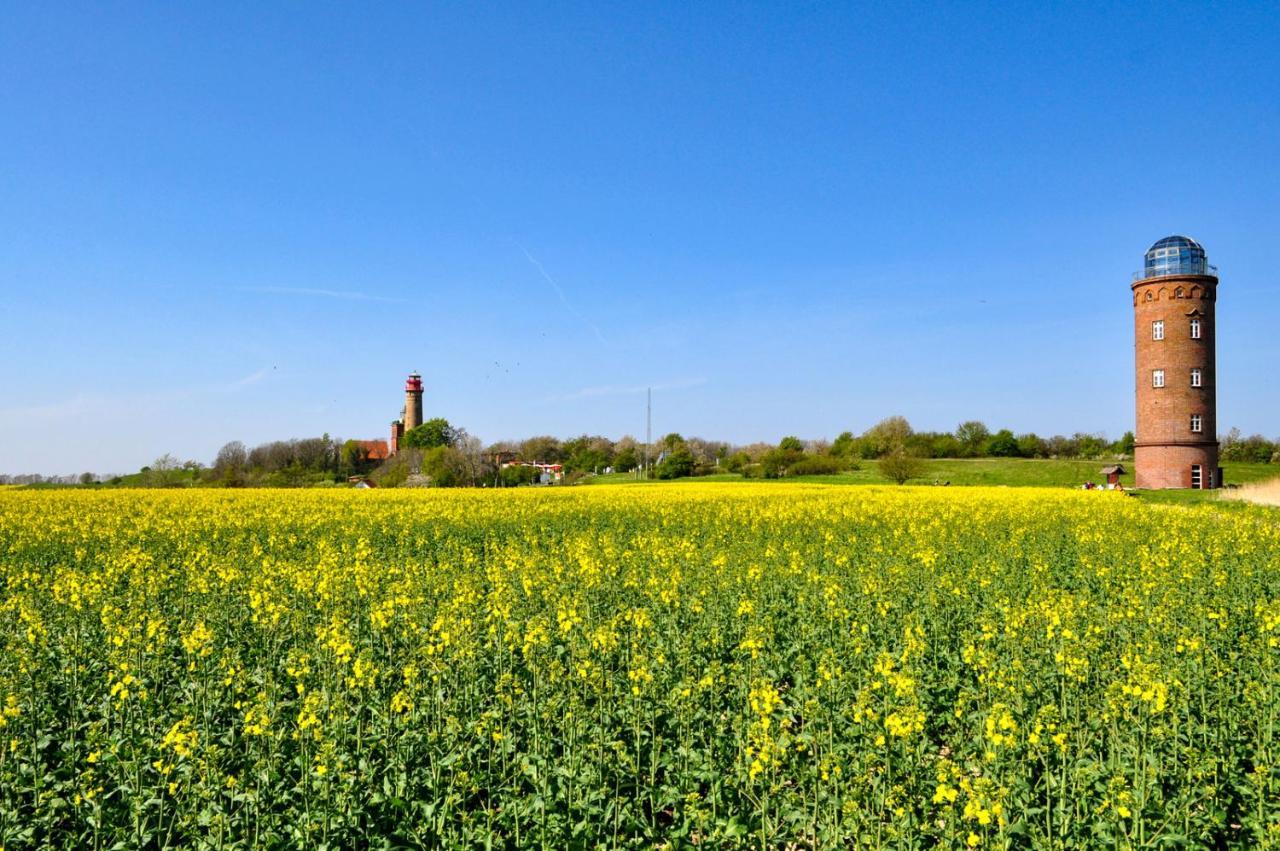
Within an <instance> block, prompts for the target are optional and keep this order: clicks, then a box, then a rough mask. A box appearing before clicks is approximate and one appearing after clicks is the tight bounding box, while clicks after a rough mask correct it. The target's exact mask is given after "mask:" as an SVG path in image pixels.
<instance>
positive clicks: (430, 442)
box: [400, 417, 457, 449]
mask: <svg viewBox="0 0 1280 851" xmlns="http://www.w3.org/2000/svg"><path fill="white" fill-rule="evenodd" d="M456 440H457V432H456V431H455V430H454V428H453V426H451V425H449V421H448V420H446V419H445V418H444V417H435V418H434V419H430V420H427V421H426V422H425V423H423V424H422V425H420V426H417V427H415V428H411V429H409V430H408V431H406V432H405V433H404V437H403V438H402V439H401V441H400V445H401V446H404V447H406V448H409V449H436V448H438V447H441V446H453V445H454V443H455V441H456Z"/></svg>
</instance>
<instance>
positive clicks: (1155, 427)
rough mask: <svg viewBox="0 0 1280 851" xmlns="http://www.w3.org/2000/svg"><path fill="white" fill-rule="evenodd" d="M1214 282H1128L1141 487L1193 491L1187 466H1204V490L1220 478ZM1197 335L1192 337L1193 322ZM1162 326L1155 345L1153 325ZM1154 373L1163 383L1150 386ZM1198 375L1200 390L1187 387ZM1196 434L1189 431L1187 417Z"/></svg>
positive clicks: (1192, 278)
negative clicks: (1196, 424) (1197, 420)
mask: <svg viewBox="0 0 1280 851" xmlns="http://www.w3.org/2000/svg"><path fill="white" fill-rule="evenodd" d="M1217 289H1218V279H1217V278H1215V277H1212V276H1209V275H1187V276H1181V277H1164V278H1148V279H1146V280H1142V281H1138V282H1137V283H1135V284H1134V285H1133V313H1134V339H1135V357H1134V361H1135V365H1136V375H1135V380H1136V391H1137V392H1136V398H1137V428H1136V430H1135V432H1134V434H1135V438H1136V449H1135V451H1134V458H1133V466H1134V472H1135V477H1136V483H1137V486H1138V487H1140V488H1188V487H1191V465H1192V464H1199V465H1201V469H1202V476H1203V479H1202V482H1203V486H1205V487H1208V486H1209V483H1210V473H1211V472H1212V474H1213V477H1212V483H1213V486H1215V487H1217V486H1219V485H1220V484H1221V483H1220V482H1219V481H1218V476H1217V469H1218V439H1217V434H1218V417H1217V376H1216V372H1215V363H1214V348H1215V346H1214V341H1215V337H1214V303H1215V301H1216V300H1217ZM1193 320H1198V321H1199V323H1200V337H1199V339H1196V338H1195V337H1193V336H1192V321H1193ZM1157 321H1160V322H1163V323H1164V338H1163V339H1160V340H1157V339H1155V338H1154V334H1153V327H1152V326H1153V323H1155V322H1157ZM1155 370H1163V371H1164V386H1163V387H1156V386H1154V380H1153V378H1154V375H1153V374H1154V372H1155ZM1192 370H1199V371H1200V386H1199V387H1195V386H1193V384H1192ZM1193 414H1194V415H1198V416H1199V417H1200V431H1199V432H1195V431H1193V430H1192V422H1191V418H1192V415H1193Z"/></svg>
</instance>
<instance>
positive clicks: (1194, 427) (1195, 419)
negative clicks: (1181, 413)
mask: <svg viewBox="0 0 1280 851" xmlns="http://www.w3.org/2000/svg"><path fill="white" fill-rule="evenodd" d="M1201 425H1202V420H1201V419H1200V415H1199V414H1192V415H1191V431H1192V432H1194V433H1195V434H1199V433H1200V431H1201Z"/></svg>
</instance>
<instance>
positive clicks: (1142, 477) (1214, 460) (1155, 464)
mask: <svg viewBox="0 0 1280 851" xmlns="http://www.w3.org/2000/svg"><path fill="white" fill-rule="evenodd" d="M1196 468H1199V471H1198V475H1199V480H1198V481H1197V478H1196V477H1197V469H1196ZM1133 471H1134V484H1135V486H1136V487H1139V488H1144V489H1147V490H1165V489H1168V488H1205V489H1208V488H1220V487H1222V474H1221V472H1220V471H1219V470H1218V444H1217V443H1200V444H1171V443H1147V444H1143V443H1139V444H1138V445H1137V446H1135V447H1134V448H1133Z"/></svg>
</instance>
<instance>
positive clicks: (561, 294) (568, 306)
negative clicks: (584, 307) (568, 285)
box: [515, 242, 607, 343]
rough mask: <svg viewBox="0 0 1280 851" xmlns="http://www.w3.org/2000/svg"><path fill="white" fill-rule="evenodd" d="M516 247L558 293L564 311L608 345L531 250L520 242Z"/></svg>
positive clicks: (594, 325)
mask: <svg viewBox="0 0 1280 851" xmlns="http://www.w3.org/2000/svg"><path fill="white" fill-rule="evenodd" d="M515 245H516V248H519V249H520V250H521V251H523V252H524V256H525V257H526V258H527V259H528V261H529V262H530V263H532V264H533V268H535V269H537V270H538V274H539V275H541V276H542V279H543V280H544V281H546V282H547V283H548V284H550V285H551V288H552V289H553V290H555V291H556V295H557V296H558V297H559V298H560V303H561V304H562V305H564V309H565V310H567V311H569V313H570V315H572V316H573V317H574V318H576V319H577V320H578V321H579V322H581V323H583V324H584V325H586V326H587V327H588V328H590V329H591V330H592V331H593V332H594V333H595V335H596V339H597V340H599V341H600V342H602V343H607V341H606V340H605V338H604V334H601V333H600V328H599V327H598V326H597V325H596V324H595V323H594V322H592V321H591V320H590V319H588V318H587V317H585V316H583V315H582V314H581V313H579V312H578V311H577V310H575V309H574V307H573V305H572V304H569V299H568V298H566V297H565V294H564V290H562V289H560V285H559V284H557V283H556V279H555V278H553V277H551V275H550V273H548V272H547V270H546V269H545V268H544V267H543V265H542V264H541V263H539V262H538V259H537V258H536V257H534V256H533V255H532V254H530V253H529V249H527V248H525V247H524V246H523V245H521V244H520V243H518V242H517V243H516V244H515Z"/></svg>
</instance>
